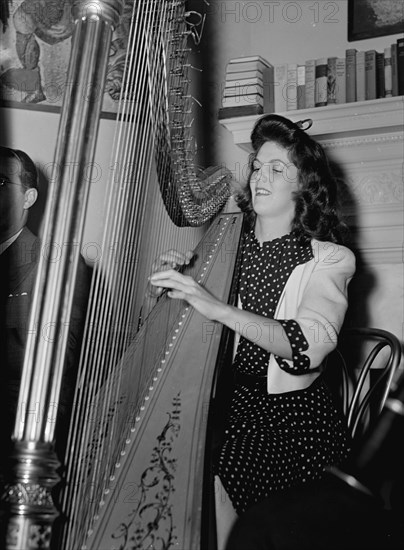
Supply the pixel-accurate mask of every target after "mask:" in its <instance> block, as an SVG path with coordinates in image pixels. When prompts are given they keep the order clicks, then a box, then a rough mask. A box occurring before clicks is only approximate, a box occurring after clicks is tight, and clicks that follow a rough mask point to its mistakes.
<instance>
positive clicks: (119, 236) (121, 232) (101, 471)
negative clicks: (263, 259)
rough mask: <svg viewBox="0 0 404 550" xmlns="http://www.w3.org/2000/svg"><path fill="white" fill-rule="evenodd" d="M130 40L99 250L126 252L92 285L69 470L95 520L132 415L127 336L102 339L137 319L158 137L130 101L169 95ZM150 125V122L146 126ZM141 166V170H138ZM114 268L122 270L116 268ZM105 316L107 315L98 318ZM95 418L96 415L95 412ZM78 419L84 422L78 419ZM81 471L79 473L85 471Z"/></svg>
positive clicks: (147, 13) (111, 258) (149, 23)
mask: <svg viewBox="0 0 404 550" xmlns="http://www.w3.org/2000/svg"><path fill="white" fill-rule="evenodd" d="M150 6H152V4H150ZM156 11H157V10H156V9H154V10H153V9H149V10H144V11H143V12H142V13H141V14H140V18H136V19H135V23H134V22H133V20H132V28H134V29H135V30H136V29H137V30H139V29H141V28H144V27H146V28H147V29H148V31H149V32H150V31H151V29H152V27H153V25H155V24H156V23H155V18H154V16H155V14H156ZM171 17H172V18H175V15H171ZM166 19H167V20H170V16H168V17H166V15H165V14H164V13H163V14H162V17H161V18H160V24H161V23H162V22H164V21H165V20H166ZM166 31H167V29H164V28H163V29H161V32H160V33H159V32H157V33H151V34H155V35H158V34H164V33H165V32H166ZM131 34H132V33H131ZM133 34H134V39H133V46H132V48H131V50H130V55H129V58H130V59H129V63H128V65H129V69H128V72H129V73H130V75H131V76H130V78H129V80H128V81H129V82H130V84H129V85H126V84H125V87H123V92H121V102H122V105H123V107H122V110H121V115H122V116H120V119H121V121H123V124H122V125H121V128H120V130H119V133H118V137H117V139H116V146H114V149H115V151H116V153H115V157H114V162H113V165H114V166H117V167H118V173H116V172H114V175H113V181H112V182H111V193H110V195H109V198H108V201H107V203H108V207H109V208H108V212H109V213H110V215H109V216H107V219H106V228H107V229H106V231H105V233H104V235H105V238H104V239H103V247H102V250H103V251H104V252H105V253H107V252H108V251H110V250H111V249H113V245H114V243H121V247H120V250H118V251H117V254H116V255H114V254H112V253H111V254H108V255H107V260H106V261H105V262H104V263H103V266H102V267H103V269H98V270H97V272H96V277H94V280H95V282H94V291H93V292H94V295H95V296H97V297H99V298H98V305H97V306H93V307H92V310H91V313H90V324H89V326H90V338H87V339H86V340H89V342H90V345H89V346H87V347H86V350H85V351H84V354H83V357H84V360H83V370H82V371H81V383H80V384H79V394H78V395H77V398H78V399H79V401H80V403H79V405H78V407H77V411H79V412H78V414H76V419H75V429H74V430H73V434H76V436H74V435H73V436H72V439H71V442H72V445H71V450H72V454H71V456H72V460H71V461H70V462H69V465H68V466H67V470H68V472H69V473H70V475H71V482H69V483H71V484H72V485H73V486H74V487H76V488H77V489H82V488H83V487H84V488H85V489H87V490H90V495H85V496H87V497H88V496H90V499H89V500H91V501H92V502H91V503H90V504H92V506H89V507H88V511H87V512H86V513H85V514H84V516H90V517H91V516H92V515H94V513H95V509H96V506H97V503H98V502H99V500H100V498H102V497H101V495H102V492H103V491H104V490H105V487H106V484H107V483H108V481H109V477H108V474H109V473H110V472H111V469H112V467H114V466H115V461H116V455H117V454H119V451H120V449H121V448H122V445H117V450H116V452H115V453H106V452H105V450H106V448H115V447H114V445H115V443H116V442H118V441H122V432H123V431H124V430H125V429H127V426H128V423H129V422H128V421H129V419H130V418H129V417H131V416H133V409H131V408H129V407H127V408H126V410H125V416H124V417H122V415H121V416H119V415H117V414H112V415H111V410H113V409H114V406H115V404H116V403H118V401H119V394H120V385H121V373H119V374H118V377H116V376H115V378H114V376H113V370H114V368H115V367H116V362H117V360H118V359H119V357H120V355H121V353H122V352H123V350H124V348H125V346H126V340H127V338H126V335H125V332H124V331H122V330H119V329H118V330H116V335H115V336H114V338H113V339H112V341H110V342H109V343H108V344H107V339H106V338H105V334H107V333H108V330H109V327H110V325H111V318H112V320H113V323H112V324H113V326H120V327H121V328H122V326H123V327H125V325H126V326H128V325H127V323H129V326H130V316H131V315H132V313H131V308H130V306H129V304H131V303H132V302H133V297H134V295H135V294H136V270H137V262H134V264H135V267H134V269H133V270H131V269H130V262H126V264H125V261H124V256H125V249H126V247H127V246H129V244H130V243H131V241H132V240H133V242H136V239H137V236H138V235H141V234H142V232H143V229H142V226H141V224H140V222H141V219H140V218H141V217H142V214H143V209H142V205H144V204H145V200H146V195H147V193H146V192H145V189H144V188H143V187H142V186H141V185H140V182H143V181H148V180H149V179H150V178H148V177H147V176H148V173H149V172H150V169H151V167H150V163H149V164H148V163H147V158H148V157H150V155H147V154H146V153H147V152H148V150H149V149H150V145H151V143H150V137H149V136H150V134H152V133H153V132H151V126H153V119H152V121H150V118H148V117H147V113H146V109H145V103H146V104H147V102H146V99H147V98H149V95H148V93H146V94H143V95H141V96H140V98H139V95H138V94H137V95H136V98H139V100H138V101H132V102H130V101H129V99H130V97H131V96H132V95H133V89H135V88H136V89H140V90H142V89H144V88H147V87H146V86H144V82H145V80H148V81H149V86H150V87H151V88H152V89H154V90H158V94H160V95H161V96H162V97H164V93H167V90H166V89H165V86H166V84H165V82H166V81H165V79H164V78H161V75H160V74H159V72H158V71H155V74H152V71H151V70H150V68H149V69H148V68H147V67H146V66H145V63H144V61H143V62H142V59H144V52H143V48H144V46H143V47H140V48H139V44H137V43H136V42H137V36H138V35H137V34H136V32H134V33H133ZM128 50H129V48H128ZM159 55H160V53H159V47H158V46H157V47H155V48H154V52H153V53H152V56H151V59H150V56H149V63H150V65H151V66H153V64H155V66H156V64H157V66H158V61H159V59H158V58H159ZM122 95H123V99H122ZM128 104H129V109H128ZM152 107H153V105H151V107H150V109H152ZM129 121H133V124H134V125H136V132H135V134H133V133H129V138H128V136H127V134H128V132H129V130H128V125H129ZM146 122H147V123H148V124H146ZM138 149H139V151H140V154H139V155H138V157H137V164H136V168H135V177H133V175H132V177H131V178H130V179H131V180H132V181H134V182H135V185H134V186H129V185H128V186H125V185H124V189H123V190H122V184H120V185H119V183H118V190H119V193H117V181H118V182H120V181H121V177H122V174H121V173H120V169H122V167H124V170H125V172H126V169H125V167H126V166H128V165H132V164H133V163H131V162H128V161H129V160H131V159H132V158H133V156H134V153H132V152H133V151H135V152H136V151H137V150H138ZM166 159H167V157H164V156H163V162H165V164H164V172H165V173H169V172H170V166H169V163H168V162H167V160H166ZM139 166H140V167H141V168H140V169H139ZM133 188H134V192H133ZM139 203H140V205H141V207H140V208H138V209H135V205H136V204H137V205H139ZM127 204H132V205H133V207H132V209H131V210H130V211H129V212H128V211H125V206H126V205H127ZM121 220H124V223H120V224H117V221H121ZM129 220H132V221H131V227H132V230H131V231H130V232H127V231H126V232H125V229H126V228H127V225H128V221H129ZM111 226H112V227H111ZM152 227H154V226H152ZM155 232H156V233H157V236H158V237H157V239H156V241H155V242H156V243H158V242H160V246H161V242H163V241H164V240H165V239H164V238H163V237H164V236H165V234H166V233H167V231H166V225H165V224H164V223H158V224H157V228H156V231H155ZM185 233H188V231H185ZM110 235H112V238H111V237H110ZM135 237H136V238H135ZM191 240H192V239H191ZM184 242H185V241H183V242H182V245H183V244H184ZM111 243H112V246H111ZM158 246H159V245H155V247H154V250H153V254H154V253H155V251H157V249H158ZM164 246H165V244H164ZM180 246H181V245H180ZM181 247H182V246H181ZM186 247H187V248H188V247H190V246H189V245H187V246H186ZM136 253H138V252H136ZM103 257H104V254H103ZM122 264H123V265H124V276H123V277H121V276H120V277H119V279H118V281H120V282H118V284H117V285H116V287H115V288H114V291H113V297H112V298H111V296H110V295H109V293H108V291H106V290H105V284H104V279H103V278H104V277H105V280H106V281H107V282H110V281H114V278H115V276H116V272H117V271H118V270H119V269H122ZM117 266H120V267H118V268H117ZM120 275H122V274H120ZM128 281H131V284H129V283H128ZM107 286H108V285H107ZM92 303H93V304H94V303H96V302H95V301H93V300H92ZM116 303H118V308H117V309H115V310H114V306H115V304H116ZM100 310H101V312H102V313H101V316H100ZM100 317H101V321H100ZM91 320H92V323H91ZM115 323H116V325H115ZM91 327H92V328H91ZM94 327H95V328H94ZM108 346H109V347H110V350H111V349H112V353H109V357H108V359H106V357H107V356H108V349H107V347H108ZM141 363H143V362H141ZM140 367H141V365H136V368H137V369H139V368H140ZM118 372H119V371H118ZM140 376H141V377H142V378H143V379H144V378H147V377H148V373H147V372H146V373H143V374H142V373H141V375H140ZM103 380H109V381H110V380H112V382H113V383H111V384H109V385H107V391H106V392H105V393H104V394H103V395H102V398H103V400H102V402H101V404H100V406H101V411H100V413H98V411H97V415H98V414H100V418H102V419H107V420H106V422H109V425H108V427H107V429H108V434H107V435H108V437H105V438H104V439H103V438H101V440H100V441H97V444H96V448H95V449H94V448H93V442H92V438H93V437H94V435H93V434H94V430H93V429H92V428H93V426H92V422H88V419H87V421H86V417H87V415H86V412H87V410H88V409H87V407H88V406H89V404H95V405H96V406H98V402H99V400H100V395H99V387H100V386H101V385H102V384H101V382H102V381H103ZM141 387H142V384H139V385H138V387H137V388H136V392H137V394H138V395H137V398H139V392H140V389H141ZM93 406H94V405H93ZM94 408H96V407H94ZM93 412H94V414H95V410H94V411H93ZM80 419H81V420H82V421H80ZM102 422H103V421H101V422H100V426H101V431H102V429H103V426H102ZM118 424H119V426H118ZM81 425H83V428H84V437H83V435H80V436H79V435H78V434H80V429H81ZM77 428H78V429H77ZM89 450H90V454H91V462H92V466H91V469H92V473H91V474H90V476H88V465H87V459H88V453H89ZM69 454H70V449H69ZM105 455H106V456H107V457H108V458H107V459H106V460H104V461H103V459H102V457H104V456H105ZM80 466H82V467H81V468H80ZM73 470H74V471H73ZM99 481H101V483H99ZM96 483H97V486H96ZM89 485H90V487H89ZM81 496H83V495H81ZM79 500H80V496H79V491H76V492H74V493H73V496H72V500H71V501H70V503H69V500H67V502H65V505H66V506H65V509H67V510H69V511H70V513H68V515H69V516H70V517H69V519H70V524H71V525H75V524H77V525H79V526H80V525H83V522H82V521H78V519H79V518H78V516H79V515H80V516H81V518H82V516H83V510H82V509H81V508H80V506H78V503H79ZM81 518H80V519H81ZM79 529H81V530H82V531H85V529H87V526H86V525H84V526H82V527H79ZM72 536H73V535H72ZM69 540H71V539H69ZM67 547H72V546H71V543H69V544H68V545H67Z"/></svg>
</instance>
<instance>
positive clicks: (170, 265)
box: [149, 250, 194, 298]
mask: <svg viewBox="0 0 404 550" xmlns="http://www.w3.org/2000/svg"><path fill="white" fill-rule="evenodd" d="M193 255H194V253H193V252H192V250H188V251H187V252H185V253H182V252H178V251H177V250H167V251H166V252H163V253H162V254H160V256H159V257H158V258H157V259H156V260H155V261H154V262H153V264H152V276H153V274H155V273H159V272H161V271H167V270H169V269H178V268H180V267H182V266H184V265H188V264H189V262H190V261H191V259H192V257H193ZM149 279H151V277H149ZM150 287H151V288H150ZM150 291H151V293H152V295H153V296H154V297H155V298H157V296H159V295H160V294H161V293H162V292H163V287H158V286H154V285H149V292H150Z"/></svg>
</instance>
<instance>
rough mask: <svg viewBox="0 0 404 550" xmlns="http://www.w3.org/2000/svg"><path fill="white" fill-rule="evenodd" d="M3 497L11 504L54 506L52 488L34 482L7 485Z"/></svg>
mask: <svg viewBox="0 0 404 550" xmlns="http://www.w3.org/2000/svg"><path fill="white" fill-rule="evenodd" d="M1 499H2V500H3V501H5V502H8V503H9V504H30V505H35V506H46V507H48V506H50V507H53V500H52V495H51V492H50V490H49V489H48V488H47V487H43V486H42V485H39V484H33V483H15V484H13V485H11V484H10V485H6V487H5V488H4V492H3V494H2V498H1Z"/></svg>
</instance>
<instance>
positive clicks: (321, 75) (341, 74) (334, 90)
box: [219, 38, 404, 118]
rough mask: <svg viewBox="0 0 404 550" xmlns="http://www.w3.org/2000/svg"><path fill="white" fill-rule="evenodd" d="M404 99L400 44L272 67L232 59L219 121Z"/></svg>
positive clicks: (403, 45) (247, 59)
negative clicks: (400, 97)
mask: <svg viewBox="0 0 404 550" xmlns="http://www.w3.org/2000/svg"><path fill="white" fill-rule="evenodd" d="M398 95H404V38H400V39H398V40H397V41H396V42H395V43H394V44H391V46H388V47H386V48H385V49H384V51H383V52H377V51H376V50H367V51H358V50H356V49H353V48H352V49H347V50H346V52H345V57H327V58H326V57H322V58H319V59H310V60H308V61H306V62H305V63H304V64H297V63H292V64H278V65H272V64H271V63H269V62H268V61H267V60H266V59H264V58H263V57H261V56H259V55H258V56H251V57H244V58H236V59H231V60H230V61H229V63H228V64H227V67H226V80H225V83H224V89H223V99H222V108H221V109H220V111H219V118H228V117H233V116H245V115H252V114H262V113H264V112H265V113H271V112H278V113H282V112H285V111H290V110H294V109H310V108H315V107H322V106H325V105H330V104H339V103H349V102H354V101H365V100H368V99H378V98H384V97H392V96H398Z"/></svg>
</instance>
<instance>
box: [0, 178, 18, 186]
mask: <svg viewBox="0 0 404 550" xmlns="http://www.w3.org/2000/svg"><path fill="white" fill-rule="evenodd" d="M7 185H21V186H22V183H18V182H16V181H10V180H9V179H7V178H0V187H6V186H7Z"/></svg>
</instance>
